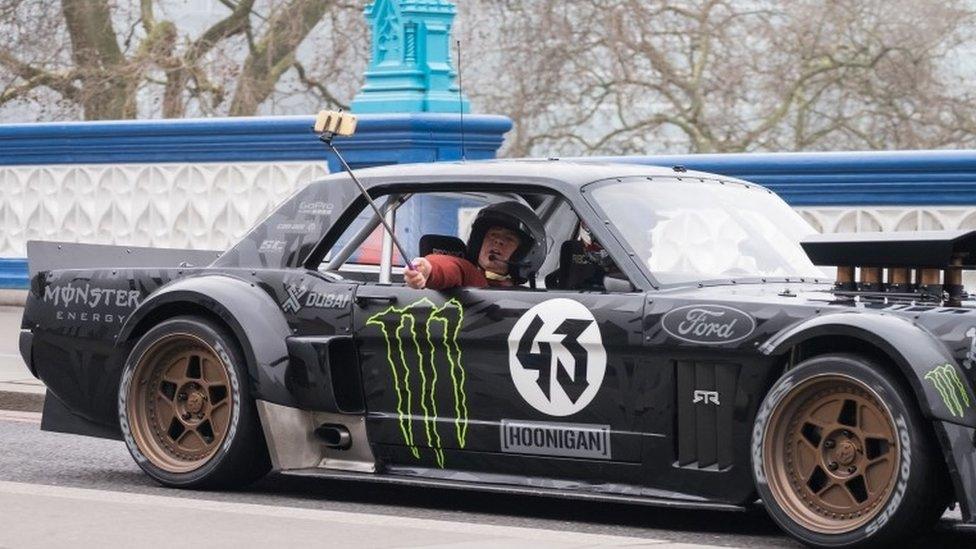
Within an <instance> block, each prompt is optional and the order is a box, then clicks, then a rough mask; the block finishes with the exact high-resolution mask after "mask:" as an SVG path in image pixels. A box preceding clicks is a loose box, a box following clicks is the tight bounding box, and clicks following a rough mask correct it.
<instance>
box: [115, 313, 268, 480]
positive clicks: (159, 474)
mask: <svg viewBox="0 0 976 549" xmlns="http://www.w3.org/2000/svg"><path fill="white" fill-rule="evenodd" d="M194 353H196V358H194ZM208 353H209V354H208ZM183 361H185V364H186V366H183V364H184V362H183ZM167 363H169V364H170V365H169V366H167V365H166V364H167ZM180 370H183V373H182V374H179V372H180ZM179 375H182V378H183V379H180V380H177V381H170V379H172V378H173V377H174V376H179ZM215 380H216V381H215ZM247 380H248V376H247V367H246V363H245V360H244V355H243V353H242V351H241V349H240V346H239V345H238V343H237V341H236V340H235V338H234V337H233V336H232V335H231V334H230V333H228V332H227V331H226V330H225V329H223V328H222V327H220V326H219V325H217V324H215V323H213V322H210V321H208V320H206V319H203V318H199V317H193V316H183V317H176V318H172V319H169V320H166V321H164V322H162V323H161V324H159V325H158V326H156V327H154V328H152V329H151V330H149V331H148V332H146V334H145V335H143V336H142V337H141V338H140V339H139V341H138V342H137V343H136V345H135V347H133V349H132V351H131V352H130V353H129V357H128V359H127V360H126V364H125V367H124V369H123V371H122V381H121V383H120V386H119V399H118V410H119V424H120V427H121V429H122V435H123V438H124V439H125V443H126V446H127V447H128V449H129V453H130V454H132V457H133V459H135V461H136V463H137V464H138V465H139V467H141V468H142V470H143V471H145V472H146V473H147V474H148V475H149V476H150V477H152V478H153V479H154V480H156V481H157V482H159V483H160V484H163V485H165V486H170V487H175V488H236V487H241V486H245V485H247V484H249V483H251V482H253V481H255V480H257V479H259V478H261V477H262V476H264V475H265V474H267V472H268V471H269V470H270V468H271V463H270V459H269V457H268V451H267V445H266V444H265V440H264V434H263V433H262V431H261V425H260V421H259V419H258V415H257V409H256V408H255V405H254V400H253V399H252V397H251V394H250V391H249V389H248V382H247ZM187 393H190V395H189V398H187ZM191 412H193V413H192V414H191ZM197 414H199V415H197ZM169 416H172V417H171V418H169V420H168V421H167V419H166V418H168V417H169ZM198 418H199V419H198ZM166 424H168V425H170V428H169V429H167V428H165V426H164V425H166ZM181 428H182V429H183V430H182V431H180V429H181ZM208 434H209V437H208V436H207V435H208ZM191 439H192V440H191ZM181 440H185V441H186V442H185V443H181V442H180V441H181ZM190 442H193V443H194V444H192V445H191V444H190ZM187 452H192V455H191V453H187Z"/></svg>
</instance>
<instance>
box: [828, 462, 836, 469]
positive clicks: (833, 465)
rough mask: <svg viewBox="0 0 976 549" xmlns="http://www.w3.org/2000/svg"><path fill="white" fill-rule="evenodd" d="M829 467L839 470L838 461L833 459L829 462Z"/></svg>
mask: <svg viewBox="0 0 976 549" xmlns="http://www.w3.org/2000/svg"><path fill="white" fill-rule="evenodd" d="M827 468H828V469H830V470H831V471H836V470H837V462H836V461H831V462H830V463H828V464H827Z"/></svg>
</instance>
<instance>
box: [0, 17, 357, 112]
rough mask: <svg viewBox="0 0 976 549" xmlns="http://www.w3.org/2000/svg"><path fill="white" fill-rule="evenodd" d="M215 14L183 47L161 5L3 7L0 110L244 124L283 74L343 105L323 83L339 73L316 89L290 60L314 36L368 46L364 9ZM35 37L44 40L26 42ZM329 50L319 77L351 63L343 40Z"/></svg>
mask: <svg viewBox="0 0 976 549" xmlns="http://www.w3.org/2000/svg"><path fill="white" fill-rule="evenodd" d="M219 2H220V5H222V7H223V9H224V13H223V15H222V16H220V17H219V18H217V19H216V20H214V21H211V22H209V23H208V25H207V26H206V27H205V28H204V29H203V30H202V31H201V32H199V34H197V35H196V36H189V35H188V33H187V32H186V31H184V30H182V29H183V23H184V22H183V21H180V20H179V14H177V17H169V18H166V17H164V16H161V7H162V6H165V4H166V3H165V2H160V1H159V0H157V1H155V2H154V1H153V0H140V2H139V3H138V6H137V8H136V9H132V6H131V5H128V4H115V3H114V2H112V1H111V0H61V1H60V4H55V2H53V1H52V0H45V1H42V2H36V1H35V2H28V1H24V0H0V13H2V14H4V17H3V18H0V21H3V22H2V23H0V31H7V32H6V36H7V39H6V40H4V39H0V105H3V104H4V103H8V102H13V101H18V100H30V99H32V98H33V99H35V100H38V101H40V102H42V103H43V102H45V101H50V99H49V98H50V94H51V93H53V94H55V95H56V96H57V100H58V102H59V104H61V105H64V106H66V107H67V109H68V110H71V109H72V107H73V108H77V109H79V110H80V111H81V114H82V115H83V116H84V118H85V119H88V120H95V119H113V118H114V119H117V118H134V117H136V116H144V117H153V116H160V115H161V116H163V117H181V116H186V115H187V114H188V108H189V107H191V106H192V107H193V112H194V113H196V114H207V115H212V114H230V115H250V114H255V113H257V112H258V111H259V109H260V108H261V105H262V104H263V103H265V102H266V101H267V100H268V99H269V98H270V97H271V96H272V95H274V94H275V92H276V86H277V85H278V84H279V81H280V80H281V79H282V78H283V77H284V76H285V75H286V74H287V73H289V72H291V73H294V74H296V75H297V81H298V82H300V83H302V84H303V85H304V88H305V92H306V93H307V94H309V95H310V96H314V97H318V98H320V99H324V100H325V101H326V102H327V103H332V104H338V105H342V104H343V103H342V100H340V99H339V95H341V93H339V94H335V93H333V92H332V90H330V87H331V85H330V84H329V83H328V82H329V81H330V80H338V79H335V78H330V77H334V76H335V73H336V72H343V71H341V70H337V69H338V67H337V66H335V65H332V66H331V69H332V70H333V71H335V72H333V73H331V74H329V73H326V74H323V73H317V74H315V77H312V76H310V75H309V74H308V73H307V72H306V70H305V67H304V65H303V64H301V63H300V62H298V60H297V58H296V51H298V49H299V48H300V47H301V46H302V44H303V43H304V42H305V41H306V39H307V38H308V37H309V35H310V34H312V33H313V32H314V31H316V29H318V28H321V27H322V26H331V27H336V26H343V27H346V28H352V29H354V30H355V31H358V32H359V33H360V34H364V32H365V29H364V26H363V23H362V22H361V19H362V16H361V9H362V2H341V1H338V0H264V1H261V0H257V1H256V0H219ZM327 16H328V17H327ZM37 31H40V32H39V33H37V34H40V36H43V37H44V39H32V36H37V35H36V34H33V33H35V32H37ZM0 34H3V33H2V32H0ZM62 37H66V38H67V40H64V39H58V38H62ZM52 38H53V39H52ZM318 44H319V45H320V46H321V45H323V41H321V40H320V41H318ZM325 46H326V47H327V48H330V49H332V51H328V50H325V51H318V52H313V53H312V54H311V55H310V56H309V57H310V59H311V63H312V65H313V67H314V68H315V69H321V68H323V67H329V65H328V64H323V63H322V62H321V61H320V59H321V58H323V57H328V58H331V57H335V55H332V54H335V53H339V54H340V55H341V56H345V57H348V55H349V54H348V51H349V48H348V47H347V45H346V44H345V43H344V40H341V39H340V40H338V41H332V42H331V43H330V42H328V41H325ZM357 53H358V52H357ZM323 82H326V83H323ZM346 87H347V86H346ZM346 87H342V86H340V88H341V92H342V93H346V92H345V89H346ZM227 97H231V101H230V102H229V104H228V102H226V98H227ZM140 109H141V112H140Z"/></svg>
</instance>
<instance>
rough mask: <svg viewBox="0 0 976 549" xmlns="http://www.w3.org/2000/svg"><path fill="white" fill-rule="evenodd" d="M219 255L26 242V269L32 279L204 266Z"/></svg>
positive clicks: (102, 245)
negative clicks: (59, 273) (56, 273)
mask: <svg viewBox="0 0 976 549" xmlns="http://www.w3.org/2000/svg"><path fill="white" fill-rule="evenodd" d="M221 253H222V252H219V251H214V250H181V249H179V248H143V247H136V246H111V245H106V244H77V243H74V242H53V241H48V240H31V241H28V242H27V270H28V276H30V278H34V275H36V274H37V273H39V272H43V271H53V270H59V269H111V268H121V269H129V268H134V269H138V268H149V269H152V268H172V267H203V266H206V265H210V264H211V263H213V261H214V260H215V259H217V257H218V256H219V255H220V254H221Z"/></svg>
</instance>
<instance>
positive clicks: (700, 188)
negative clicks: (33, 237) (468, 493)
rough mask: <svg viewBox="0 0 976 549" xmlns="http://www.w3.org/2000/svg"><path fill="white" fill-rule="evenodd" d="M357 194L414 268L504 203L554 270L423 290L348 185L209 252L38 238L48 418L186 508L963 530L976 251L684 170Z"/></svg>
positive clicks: (31, 325)
mask: <svg viewBox="0 0 976 549" xmlns="http://www.w3.org/2000/svg"><path fill="white" fill-rule="evenodd" d="M357 173H358V175H359V178H360V179H361V180H362V182H363V184H364V185H365V187H366V188H367V189H368V191H369V194H370V195H371V196H372V197H373V198H374V199H375V200H376V201H377V202H378V206H379V208H380V209H381V210H382V211H381V212H380V213H382V214H383V215H382V217H383V218H384V219H385V220H386V221H387V222H389V224H390V225H391V226H393V227H395V228H394V229H393V230H394V231H395V234H396V237H397V240H398V241H402V242H404V243H405V244H404V246H405V247H406V248H407V252H406V253H409V254H414V253H416V254H417V255H418V256H423V255H426V254H430V253H441V254H458V255H465V254H467V253H468V252H469V250H466V248H465V242H464V237H465V236H466V231H467V230H468V229H467V228H468V226H469V225H470V223H469V222H470V220H471V219H472V218H473V216H474V215H475V214H476V213H477V212H478V210H479V208H482V207H484V206H486V205H489V204H493V203H497V202H512V201H515V202H519V203H521V204H524V205H526V206H528V207H530V208H532V210H533V211H535V212H536V213H537V215H538V217H539V218H540V219H541V221H542V222H543V224H544V226H545V235H546V236H545V243H544V246H543V252H544V253H541V254H538V258H537V261H534V262H533V263H532V264H530V265H529V264H524V265H522V267H523V268H524V269H525V271H526V276H525V277H524V283H523V284H521V285H518V286H515V287H509V288H457V289H452V290H443V291H435V290H428V289H422V290H417V289H411V288H408V287H406V286H405V285H404V284H403V282H402V280H403V270H404V259H408V260H409V259H410V258H403V257H401V256H402V255H403V254H399V253H396V252H395V246H393V245H392V244H393V241H392V238H391V236H390V235H389V234H388V233H386V232H384V231H382V230H381V229H382V227H381V224H380V220H381V217H380V216H379V215H377V214H376V213H375V212H374V210H373V209H371V208H368V207H367V206H368V205H367V202H366V200H365V199H364V197H363V196H362V194H361V193H360V191H359V189H358V188H357V186H356V185H355V184H354V183H355V182H354V181H353V180H352V179H351V178H350V177H349V176H348V175H347V174H336V175H332V176H330V177H327V178H326V179H324V180H322V181H318V182H314V183H311V184H309V185H308V186H306V187H305V188H303V189H301V190H300V191H298V192H297V193H296V194H295V195H294V196H292V197H291V198H289V199H288V200H287V201H285V202H284V203H283V204H282V205H280V206H279V207H278V208H277V209H275V210H274V211H273V213H271V215H270V216H268V217H267V218H266V219H265V220H263V221H262V222H260V223H259V224H258V225H257V226H256V227H254V228H253V229H252V230H251V231H250V232H249V233H248V234H247V235H246V236H245V237H244V238H243V239H242V240H241V241H240V242H239V243H238V244H237V245H235V246H234V247H233V248H231V249H229V250H227V251H225V252H223V253H219V254H218V253H216V252H203V251H186V250H149V249H137V248H121V247H109V246H90V245H77V244H67V243H49V242H48V243H45V242H33V243H31V244H30V247H29V260H30V268H31V273H32V280H31V289H30V296H29V298H28V302H27V306H26V309H25V312H24V319H23V331H22V332H21V351H22V353H23V356H24V359H25V361H26V362H27V364H28V365H29V367H30V368H31V371H32V372H33V373H34V374H35V375H36V376H37V377H39V378H40V379H41V380H43V381H44V383H45V384H46V385H47V388H48V396H47V399H46V400H45V405H44V406H45V408H44V416H43V423H42V427H43V428H44V429H47V430H53V431H62V432H69V433H78V434H84V435H92V436H101V437H110V438H116V439H122V440H124V441H125V443H126V444H127V446H128V448H129V450H130V452H131V453H132V456H133V457H134V458H135V460H136V461H137V462H138V464H139V465H140V466H141V467H142V469H144V470H145V471H146V473H147V474H149V475H150V476H151V477H152V478H154V479H156V480H157V481H159V482H160V483H162V484H165V485H168V486H176V487H220V486H237V485H242V484H245V483H248V482H251V481H254V480H255V479H257V478H259V477H261V476H262V475H265V474H266V473H268V472H269V471H271V470H274V471H280V472H284V473H290V474H299V475H314V476H322V477H341V478H353V479H361V480H364V481H366V480H371V481H377V482H397V483H411V484H417V485H436V486H452V487H458V488H470V489H480V490H493V491H506V492H513V493H531V494H536V495H538V494H550V495H553V496H566V497H573V498H583V499H589V500H594V499H600V500H615V501H627V502H639V503H646V504H652V505H660V506H663V507H678V508H690V509H724V510H742V509H744V508H746V507H748V506H750V505H752V504H754V502H756V501H757V499H761V500H762V501H763V502H764V504H765V506H766V507H767V508H768V510H769V513H770V514H771V515H772V516H773V518H774V519H775V520H776V522H777V523H778V524H779V525H781V526H782V527H783V529H784V530H786V531H787V532H789V533H790V534H791V535H792V536H794V537H796V538H797V539H799V540H801V541H803V542H805V543H808V544H810V545H814V546H821V547H852V546H860V545H868V544H883V543H887V542H893V540H899V539H907V538H906V537H905V536H913V535H916V534H918V533H920V532H926V531H927V529H928V528H930V527H931V526H932V524H933V522H934V521H935V520H937V519H938V517H940V516H941V515H942V514H943V512H944V510H945V509H946V507H947V506H948V505H950V504H952V503H958V505H959V506H960V507H961V511H962V516H963V519H964V522H966V523H968V524H973V523H974V522H976V448H974V427H976V402H974V394H973V383H974V382H976V374H974V372H973V364H974V362H976V343H974V342H976V309H974V307H973V305H976V303H973V302H969V301H967V300H968V297H967V295H966V294H965V292H964V290H963V288H962V283H961V281H962V271H963V270H964V269H967V268H970V267H971V266H972V265H973V264H974V263H976V261H974V257H976V256H974V253H976V233H966V232H939V233H909V234H905V233H901V234H897V235H894V236H886V235H870V234H868V235H864V234H861V235H856V236H852V235H840V236H837V235H834V236H818V235H813V234H812V233H813V231H812V230H811V228H810V227H809V226H808V225H807V224H806V223H805V222H804V221H803V220H802V219H801V218H800V217H799V216H798V215H797V214H796V213H795V212H794V211H793V210H792V209H790V208H789V207H788V206H787V205H786V204H785V203H784V202H783V201H782V200H780V199H779V198H778V197H777V196H776V195H775V194H773V193H771V192H769V191H768V190H766V189H764V188H762V187H760V186H757V185H753V184H750V183H747V182H744V181H741V180H735V179H729V178H725V177H720V176H716V175H711V174H707V173H698V172H692V171H687V170H684V169H683V168H680V167H677V168H655V167H647V166H631V165H624V164H599V163H573V162H566V161H559V160H550V161H495V162H471V163H464V162H462V163H441V164H423V165H415V166H393V167H383V168H372V169H367V170H362V171H360V172H357ZM800 241H803V242H804V244H803V247H801V245H800V244H799V242H800ZM804 248H806V249H805V250H804ZM815 264H816V265H825V266H828V267H836V268H837V269H836V270H837V275H836V277H833V275H828V276H827V277H825V275H824V274H823V272H821V271H820V270H818V268H817V267H815ZM855 273H859V277H858V278H859V279H858V280H855Z"/></svg>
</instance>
